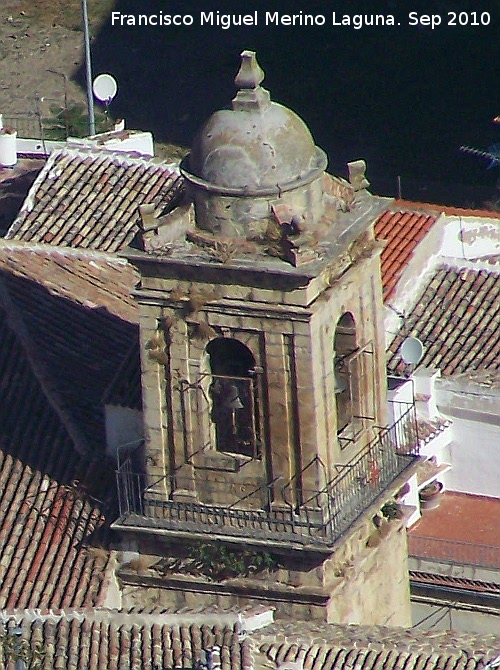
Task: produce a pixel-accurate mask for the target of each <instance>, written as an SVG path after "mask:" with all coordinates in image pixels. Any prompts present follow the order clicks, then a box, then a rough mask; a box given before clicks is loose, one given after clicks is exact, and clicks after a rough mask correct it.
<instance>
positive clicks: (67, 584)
mask: <svg viewBox="0 0 500 670" xmlns="http://www.w3.org/2000/svg"><path fill="white" fill-rule="evenodd" d="M0 352H1V353H0V386H1V389H2V402H1V403H0V425H1V427H2V429H1V432H0V606H1V607H28V606H31V607H39V606H46V607H49V606H54V607H61V606H63V605H66V606H81V605H83V604H87V605H93V604H98V603H99V602H100V598H101V594H102V592H103V590H104V589H105V583H106V579H107V578H106V566H107V565H108V555H107V552H104V553H103V555H102V556H100V557H99V556H97V555H92V553H91V552H89V550H87V549H85V548H84V547H83V546H82V543H83V542H84V541H85V540H86V538H90V537H91V536H92V535H93V534H94V533H95V530H96V528H97V527H99V526H101V525H102V523H103V518H102V510H103V509H104V508H105V506H104V505H101V504H100V503H98V502H97V501H96V500H95V499H94V498H95V496H96V495H97V496H100V495H101V494H102V491H106V490H108V491H109V490H110V489H109V487H110V482H111V481H112V480H110V474H111V473H110V472H109V469H108V468H107V467H106V464H105V463H104V462H102V463H101V467H100V470H99V473H98V475H97V476H96V470H95V467H92V464H91V463H90V462H88V461H86V460H85V459H83V458H82V457H81V456H80V455H79V454H78V453H77V452H76V450H75V448H74V444H73V442H72V440H71V438H70V436H69V434H68V432H67V431H66V429H65V427H64V425H63V423H62V422H61V420H60V418H59V416H58V414H57V413H56V412H55V411H54V409H53V408H52V406H51V404H50V403H49V402H48V399H47V397H46V395H45V394H44V392H43V389H42V388H41V386H40V384H39V382H38V380H37V379H36V377H35V375H34V374H33V371H32V368H31V365H30V363H29V360H28V358H27V357H26V355H25V351H24V349H23V347H22V345H21V343H20V341H19V339H18V338H17V337H16V335H15V333H13V331H12V330H11V329H10V328H9V327H8V326H7V321H6V318H5V315H4V313H3V310H2V311H0ZM101 460H102V459H101ZM105 502H107V503H109V502H110V500H109V498H108V500H107V501H105ZM95 540H96V541H98V538H95Z"/></svg>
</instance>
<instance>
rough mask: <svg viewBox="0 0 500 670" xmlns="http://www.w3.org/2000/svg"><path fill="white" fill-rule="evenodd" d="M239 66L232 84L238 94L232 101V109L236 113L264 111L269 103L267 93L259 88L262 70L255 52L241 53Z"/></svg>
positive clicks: (262, 78)
mask: <svg viewBox="0 0 500 670" xmlns="http://www.w3.org/2000/svg"><path fill="white" fill-rule="evenodd" d="M240 55H241V65H240V69H239V71H238V74H237V75H236V77H235V78H234V83H235V84H236V86H237V87H238V89H239V90H238V93H237V94H236V97H235V98H234V99H233V109H234V110H236V111H250V110H255V109H261V110H262V109H266V108H267V107H268V105H269V102H270V96H269V92H268V91H266V90H265V89H264V88H262V87H261V85H260V84H261V82H262V81H263V80H264V70H263V69H262V68H261V67H260V65H259V64H258V62H257V58H256V56H255V51H246V50H245V51H242V52H241V54H240Z"/></svg>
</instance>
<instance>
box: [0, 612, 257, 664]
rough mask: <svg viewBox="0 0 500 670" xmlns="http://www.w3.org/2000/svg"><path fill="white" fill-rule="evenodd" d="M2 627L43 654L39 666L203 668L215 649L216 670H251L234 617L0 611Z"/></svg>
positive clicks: (247, 647) (249, 654)
mask: <svg viewBox="0 0 500 670" xmlns="http://www.w3.org/2000/svg"><path fill="white" fill-rule="evenodd" d="M1 614H2V616H1V618H2V619H3V620H4V621H6V622H7V628H8V629H12V628H14V627H15V626H16V625H18V626H19V625H20V626H21V627H22V629H23V637H24V638H25V639H27V640H29V641H30V643H31V645H33V646H34V645H37V644H38V645H40V646H41V648H42V649H43V650H44V651H45V652H46V656H45V658H44V661H43V664H42V666H41V667H42V668H43V669H44V670H45V669H47V670H49V669H50V670H51V669H52V668H81V670H103V669H104V668H108V669H109V670H118V669H120V670H144V669H146V670H154V669H161V668H165V669H167V668H172V669H173V668H197V667H200V666H201V668H207V664H208V661H209V658H208V656H209V654H210V652H212V650H214V647H217V648H220V663H221V665H220V667H221V670H251V669H252V668H253V657H252V644H251V641H250V640H249V639H248V638H247V636H246V635H245V634H244V631H243V630H242V626H241V624H240V622H239V621H238V616H237V615H233V616H232V617H231V618H232V623H231V622H229V623H228V622H227V618H228V617H227V616H226V617H224V616H223V615H222V616H217V615H214V614H212V615H205V616H203V615H200V614H197V615H196V614H193V615H184V616H172V615H170V616H169V614H168V613H166V614H165V613H163V612H161V611H160V612H158V613H152V614H148V613H140V612H134V611H132V612H116V611H115V612H113V611H109V610H97V611H94V612H89V611H86V612H82V611H75V612H67V613H66V612H53V613H39V612H25V613H19V614H17V615H14V616H10V617H9V614H8V613H1Z"/></svg>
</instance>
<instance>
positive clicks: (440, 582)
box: [410, 570, 500, 595]
mask: <svg viewBox="0 0 500 670" xmlns="http://www.w3.org/2000/svg"><path fill="white" fill-rule="evenodd" d="M410 580H411V581H412V582H414V583H415V584H429V585H432V586H445V587H447V588H452V589H464V590H466V591H474V592H475V593H493V594H495V595H498V594H500V584H496V583H494V582H484V581H480V580H479V579H468V578H466V577H454V576H452V575H440V574H437V573H435V572H422V571H420V570H410Z"/></svg>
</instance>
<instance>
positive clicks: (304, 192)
mask: <svg viewBox="0 0 500 670" xmlns="http://www.w3.org/2000/svg"><path fill="white" fill-rule="evenodd" d="M241 58H242V61H241V67H240V70H239V72H238V74H237V75H236V78H235V84H236V86H237V88H238V92H237V94H236V97H235V98H234V99H233V102H232V109H227V110H219V111H216V112H215V113H214V114H212V116H211V117H210V118H209V119H208V121H206V123H205V124H204V125H203V126H202V128H201V130H200V131H199V132H198V134H197V136H196V138H195V140H194V142H193V147H192V150H191V153H190V155H189V156H188V157H187V159H186V160H185V161H184V164H183V166H182V171H183V175H184V177H185V178H186V179H187V181H188V184H189V187H190V193H191V196H192V198H193V201H194V204H195V210H196V224H197V226H198V227H199V228H202V229H204V230H207V231H209V232H211V233H214V234H219V235H221V236H224V237H231V238H241V237H243V238H251V239H252V238H253V239H255V238H258V237H259V236H260V235H263V234H264V233H265V231H266V228H267V225H268V221H269V216H270V213H271V210H272V207H273V206H276V205H280V206H281V208H283V205H285V206H286V208H287V209H289V211H290V212H291V213H293V216H295V217H296V220H297V222H298V225H299V226H300V225H301V224H306V225H307V227H308V228H309V229H311V228H313V227H314V226H316V225H317V224H318V223H319V221H320V219H321V216H322V214H323V191H322V177H323V174H324V171H325V169H326V165H327V158H326V155H325V153H324V152H323V151H322V150H321V149H320V148H319V147H317V146H315V144H314V140H313V138H312V136H311V133H310V132H309V129H308V128H307V126H306V124H305V123H304V121H302V119H301V118H300V117H299V116H298V115H297V114H295V113H294V112H292V111H291V110H290V109H288V108H287V107H284V106H283V105H280V104H277V103H275V102H272V101H271V99H270V95H269V92H268V91H266V90H265V89H264V88H262V86H261V82H262V81H263V79H264V72H263V71H262V69H261V68H260V66H259V64H258V63H257V60H256V57H255V53H254V52H252V51H243V53H242V54H241Z"/></svg>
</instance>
